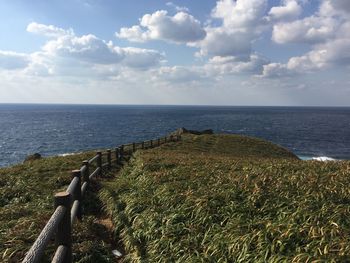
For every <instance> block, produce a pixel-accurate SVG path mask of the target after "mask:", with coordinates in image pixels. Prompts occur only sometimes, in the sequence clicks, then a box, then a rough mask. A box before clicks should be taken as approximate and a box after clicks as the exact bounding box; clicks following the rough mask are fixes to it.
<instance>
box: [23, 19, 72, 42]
mask: <svg viewBox="0 0 350 263" xmlns="http://www.w3.org/2000/svg"><path fill="white" fill-rule="evenodd" d="M27 31H28V32H30V33H35V34H38V35H43V36H46V37H54V38H56V37H60V36H65V35H74V32H73V29H69V30H64V29H62V28H59V27H55V26H53V25H44V24H39V23H36V22H32V23H30V24H29V25H28V26H27Z"/></svg>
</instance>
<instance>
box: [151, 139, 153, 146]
mask: <svg viewBox="0 0 350 263" xmlns="http://www.w3.org/2000/svg"><path fill="white" fill-rule="evenodd" d="M151 148H153V140H151Z"/></svg>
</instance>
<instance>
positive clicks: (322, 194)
mask: <svg viewBox="0 0 350 263" xmlns="http://www.w3.org/2000/svg"><path fill="white" fill-rule="evenodd" d="M349 185H350V162H345V161H344V162H329V163H321V162H315V161H314V162H310V161H307V162H306V161H300V160H298V159H297V158H296V157H295V156H294V155H293V154H291V153H290V152H288V151H287V150H285V149H283V148H281V147H278V146H275V145H272V144H269V143H267V142H264V141H261V140H255V139H250V138H247V137H239V136H219V135H215V136H212V135H205V136H192V135H187V136H185V137H184V141H183V142H181V143H177V144H176V143H174V144H168V145H164V146H162V147H161V148H158V149H152V150H146V151H142V152H138V153H137V154H136V155H135V157H134V159H133V160H132V161H131V162H130V164H129V165H128V166H127V167H125V169H124V170H123V173H122V174H121V175H120V176H119V177H118V178H117V179H116V180H114V181H113V182H107V183H105V184H104V188H103V189H104V190H102V192H101V194H100V197H101V199H102V200H103V202H104V204H105V208H106V211H107V212H108V213H109V214H110V215H111V217H112V218H113V221H114V223H115V227H116V230H115V235H116V237H120V238H122V240H123V242H124V245H125V249H126V251H127V255H126V257H125V260H126V261H127V262H339V261H346V260H348V259H349V258H350V187H349Z"/></svg>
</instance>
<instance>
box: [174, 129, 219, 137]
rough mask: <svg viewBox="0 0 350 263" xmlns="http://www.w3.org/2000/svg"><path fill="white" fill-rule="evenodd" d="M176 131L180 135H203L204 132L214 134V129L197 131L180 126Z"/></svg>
mask: <svg viewBox="0 0 350 263" xmlns="http://www.w3.org/2000/svg"><path fill="white" fill-rule="evenodd" d="M175 133H176V134H178V135H180V134H184V133H190V134H195V135H202V134H214V131H213V130H212V129H208V130H203V131H196V130H187V129H186V128H180V129H178V130H177V131H176V132H175Z"/></svg>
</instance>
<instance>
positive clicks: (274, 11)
mask: <svg viewBox="0 0 350 263" xmlns="http://www.w3.org/2000/svg"><path fill="white" fill-rule="evenodd" d="M301 12H302V7H301V6H300V5H299V3H298V2H297V1H296V0H284V1H283V5H282V6H274V7H272V8H271V10H270V12H269V16H270V18H271V19H273V20H290V19H294V18H297V17H298V16H299V15H300V14H301Z"/></svg>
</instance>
